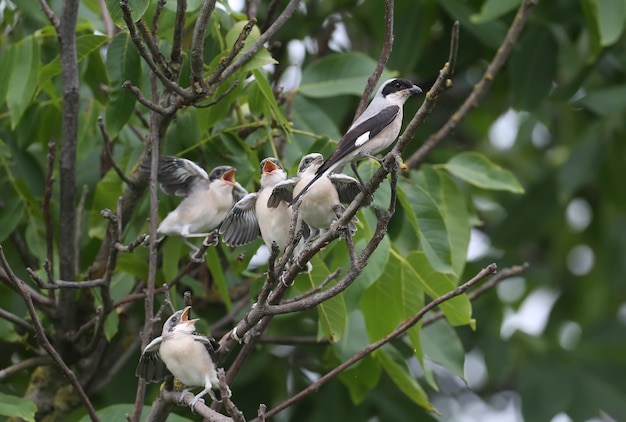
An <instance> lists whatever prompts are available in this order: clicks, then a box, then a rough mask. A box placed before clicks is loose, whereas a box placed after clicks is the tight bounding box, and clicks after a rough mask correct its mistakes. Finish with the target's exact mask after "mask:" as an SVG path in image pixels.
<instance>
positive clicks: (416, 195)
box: [400, 180, 454, 274]
mask: <svg viewBox="0 0 626 422" xmlns="http://www.w3.org/2000/svg"><path fill="white" fill-rule="evenodd" d="M400 183H401V185H402V190H403V191H404V193H405V194H406V197H407V200H408V203H409V204H410V208H409V212H410V211H411V210H412V211H414V212H415V214H416V215H417V219H418V221H419V242H420V246H421V248H422V250H423V251H424V253H425V254H426V256H428V259H429V260H430V262H431V263H432V265H433V266H434V267H435V268H437V270H438V271H440V272H442V273H449V274H454V268H453V266H452V245H451V244H450V237H449V235H448V232H447V229H446V221H445V216H444V213H445V212H446V210H443V209H441V208H440V207H439V205H438V204H437V202H436V198H435V197H433V196H432V195H431V192H429V191H428V187H427V186H424V185H422V184H418V183H411V182H410V181H406V180H402V181H401V182H400Z"/></svg>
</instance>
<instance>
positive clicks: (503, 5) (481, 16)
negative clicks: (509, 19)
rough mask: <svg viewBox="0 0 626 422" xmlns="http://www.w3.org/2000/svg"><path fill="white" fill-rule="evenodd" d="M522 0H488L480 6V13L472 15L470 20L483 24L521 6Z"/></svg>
mask: <svg viewBox="0 0 626 422" xmlns="http://www.w3.org/2000/svg"><path fill="white" fill-rule="evenodd" d="M520 3H521V0H486V1H485V2H484V3H483V5H482V7H481V8H480V13H475V14H473V15H472V16H471V17H470V21H471V22H472V23H475V24H481V23H486V22H490V21H492V20H495V19H498V18H500V17H501V16H504V15H505V14H507V13H509V12H510V11H511V10H514V9H515V8H517V6H519V4H520Z"/></svg>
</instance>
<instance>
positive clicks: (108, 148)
mask: <svg viewBox="0 0 626 422" xmlns="http://www.w3.org/2000/svg"><path fill="white" fill-rule="evenodd" d="M127 82H128V81H127ZM125 84H126V82H124V84H122V87H124V85H125ZM124 88H125V87H124ZM98 128H100V133H101V134H102V140H103V141H104V151H105V152H106V154H107V157H109V163H110V164H111V167H113V170H114V171H115V173H117V176H118V177H119V178H120V179H122V181H123V182H124V183H126V184H127V185H130V186H134V185H135V182H133V181H132V180H130V179H129V178H128V177H126V175H125V174H124V172H123V171H122V169H121V168H120V166H118V165H117V163H116V162H115V158H114V157H113V151H112V149H111V144H112V142H111V138H110V137H109V132H107V129H106V127H105V126H104V120H103V119H102V116H98Z"/></svg>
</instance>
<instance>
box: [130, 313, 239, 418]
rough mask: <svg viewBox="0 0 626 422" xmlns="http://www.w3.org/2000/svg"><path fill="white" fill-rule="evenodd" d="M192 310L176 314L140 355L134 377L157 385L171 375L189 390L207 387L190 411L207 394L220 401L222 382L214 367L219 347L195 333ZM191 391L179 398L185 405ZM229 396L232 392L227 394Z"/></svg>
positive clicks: (194, 320)
mask: <svg viewBox="0 0 626 422" xmlns="http://www.w3.org/2000/svg"><path fill="white" fill-rule="evenodd" d="M190 312H191V306H187V307H186V308H185V309H183V310H180V311H177V312H175V313H174V314H173V315H172V316H171V317H169V318H168V319H167V321H165V324H163V333H162V334H161V336H159V337H157V338H155V339H154V340H152V341H151V342H150V343H149V344H148V345H147V346H146V348H145V349H144V350H143V353H142V354H141V358H140V359H139V364H138V365H137V369H136V371H135V375H136V376H138V377H141V378H143V379H145V380H146V382H148V383H151V382H158V381H160V380H162V379H163V378H165V377H166V376H167V375H169V374H170V373H171V374H172V375H174V377H176V378H177V379H178V380H179V381H180V382H181V383H183V384H185V386H186V387H204V389H203V390H202V391H200V392H199V393H198V394H196V395H195V397H194V398H193V400H192V401H191V403H190V404H189V407H191V409H192V410H193V407H194V406H195V405H196V403H197V402H198V401H199V400H201V399H202V397H203V396H204V395H206V394H207V393H208V394H209V396H211V398H212V399H213V400H218V399H220V397H219V396H216V394H215V392H214V391H213V390H216V392H217V393H218V395H219V388H220V385H219V380H218V378H217V370H216V366H215V361H216V358H215V352H216V351H217V350H218V349H219V343H218V342H217V341H216V340H215V339H213V338H211V337H207V336H205V335H203V334H199V333H197V332H195V324H196V322H198V319H189V314H190ZM187 392H188V389H185V390H184V391H183V392H182V394H181V395H180V400H181V401H182V399H183V397H184V396H185V394H187ZM228 393H229V396H230V390H229V391H228Z"/></svg>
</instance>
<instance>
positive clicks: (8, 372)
mask: <svg viewBox="0 0 626 422" xmlns="http://www.w3.org/2000/svg"><path fill="white" fill-rule="evenodd" d="M0 311H2V309H1V308H0ZM31 328H32V327H31ZM51 363H52V358H51V357H50V356H48V355H45V356H35V357H32V358H28V359H24V360H22V361H19V362H18V363H16V364H14V365H11V366H7V367H6V368H4V369H0V382H2V381H4V380H5V379H7V378H9V377H11V376H13V375H14V374H17V373H18V372H20V371H23V370H25V369H30V368H33V367H35V366H42V365H50V364H51Z"/></svg>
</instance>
